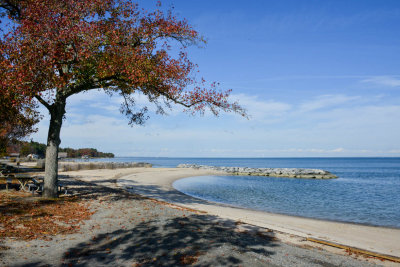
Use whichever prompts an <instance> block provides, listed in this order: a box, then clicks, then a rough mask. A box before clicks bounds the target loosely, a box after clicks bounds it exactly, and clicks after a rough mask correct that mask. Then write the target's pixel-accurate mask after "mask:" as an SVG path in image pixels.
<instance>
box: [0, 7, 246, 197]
mask: <svg viewBox="0 0 400 267" xmlns="http://www.w3.org/2000/svg"><path fill="white" fill-rule="evenodd" d="M0 7H2V8H3V9H4V10H5V11H6V13H7V14H8V16H9V19H10V20H11V23H10V25H8V26H7V27H4V29H8V30H7V31H6V32H4V34H3V36H2V38H1V43H0V58H1V62H0V72H1V73H0V76H1V77H3V79H1V80H0V88H1V90H3V91H7V92H9V93H11V94H12V95H13V96H15V99H12V100H11V103H12V104H13V105H20V103H30V104H32V103H34V101H35V100H36V101H38V102H40V103H41V104H42V105H43V106H45V107H46V108H47V109H48V111H49V113H50V116H51V118H50V126H49V136H48V142H47V152H46V178H45V188H44V193H45V195H47V196H53V197H54V196H55V193H56V192H55V191H54V190H55V188H56V179H57V167H56V166H57V152H58V147H59V145H60V142H61V140H60V130H61V125H62V120H63V118H64V115H65V106H66V103H67V98H68V97H70V96H72V95H74V94H78V93H81V92H85V91H89V90H103V91H104V92H106V93H107V94H109V95H113V94H119V95H120V96H121V97H122V99H123V100H122V104H121V112H122V113H123V114H125V115H126V116H127V117H128V118H129V122H130V124H143V123H144V122H145V120H146V119H147V118H148V116H147V115H146V112H147V110H148V109H147V107H144V108H138V107H137V106H136V101H135V100H136V98H135V97H136V96H137V95H138V94H141V95H144V96H146V97H147V99H148V101H149V103H152V104H154V105H156V107H157V111H158V113H161V114H164V113H165V108H171V105H172V104H179V105H182V106H184V107H185V109H186V110H187V111H189V112H193V113H197V112H199V113H203V112H204V111H205V110H206V109H209V110H211V111H212V112H213V113H214V114H215V115H217V114H218V112H219V111H220V110H223V111H233V112H237V113H239V114H241V115H245V112H244V110H243V109H242V108H241V107H240V106H239V105H238V104H237V103H235V102H233V103H232V102H229V99H228V98H229V93H230V91H229V90H228V91H220V90H218V88H217V86H216V84H215V83H212V84H211V85H209V86H206V83H205V81H204V80H203V79H200V80H196V79H195V78H194V77H195V73H196V65H195V64H194V63H192V62H191V61H190V60H189V58H188V55H187V53H186V47H187V46H188V45H192V44H196V43H202V42H203V39H202V37H201V36H200V34H199V33H198V32H197V31H196V30H194V29H193V28H192V27H191V26H190V25H189V24H188V22H187V21H186V20H184V19H178V18H177V17H176V16H174V14H173V13H172V12H171V11H163V10H162V7H161V4H158V6H157V9H156V10H155V11H154V12H147V11H144V10H142V9H141V8H139V6H138V5H137V4H135V3H134V2H132V1H129V0H85V1H82V0H64V1H59V0H20V1H14V0H0ZM50 191H51V192H50Z"/></svg>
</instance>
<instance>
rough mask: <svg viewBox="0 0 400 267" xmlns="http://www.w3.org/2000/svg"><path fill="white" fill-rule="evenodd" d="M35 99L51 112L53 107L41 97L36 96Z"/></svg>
mask: <svg viewBox="0 0 400 267" xmlns="http://www.w3.org/2000/svg"><path fill="white" fill-rule="evenodd" d="M35 98H36V99H37V100H38V101H39V102H40V104H42V105H43V106H45V107H46V108H47V109H48V110H49V111H50V110H51V105H50V104H49V103H47V102H46V101H45V100H44V99H43V98H42V97H41V96H40V95H35Z"/></svg>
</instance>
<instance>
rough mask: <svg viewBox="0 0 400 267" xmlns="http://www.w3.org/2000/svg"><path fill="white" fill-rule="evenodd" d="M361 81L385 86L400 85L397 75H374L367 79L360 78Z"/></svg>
mask: <svg viewBox="0 0 400 267" xmlns="http://www.w3.org/2000/svg"><path fill="white" fill-rule="evenodd" d="M361 82H363V83H371V84H375V85H379V86H387V87H399V86H400V79H399V78H398V77H397V76H375V77H371V78H369V79H365V80H362V81H361Z"/></svg>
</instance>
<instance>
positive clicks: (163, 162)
mask: <svg viewBox="0 0 400 267" xmlns="http://www.w3.org/2000/svg"><path fill="white" fill-rule="evenodd" d="M104 160H106V159H104ZM111 161H145V162H150V163H153V164H154V165H155V167H175V166H176V165H178V164H180V163H195V164H203V165H212V166H238V167H252V168H268V167H271V168H272V167H276V168H318V169H324V170H327V171H330V172H332V173H333V174H336V175H337V176H338V177H339V178H338V179H333V180H305V179H288V178H267V177H257V176H203V177H192V178H185V179H181V180H178V181H176V182H175V183H174V187H175V188H176V189H178V190H179V191H181V192H184V193H185V194H188V195H191V196H194V197H197V198H201V199H205V200H210V201H215V202H219V203H224V204H229V205H234V206H238V207H244V208H249V209H255V210H262V211H268V212H274V213H282V214H289V215H296V216H302V217H310V218H318V219H326V220H334V221H343V222H353V223H361V224H369V225H377V226H388V227H396V228H400V158H254V159H251V158H243V159H238V158H116V159H111Z"/></svg>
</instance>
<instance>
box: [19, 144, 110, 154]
mask: <svg viewBox="0 0 400 267" xmlns="http://www.w3.org/2000/svg"><path fill="white" fill-rule="evenodd" d="M59 152H67V157H68V158H80V157H82V156H89V157H91V158H113V157H114V154H113V153H104V152H100V151H97V149H95V148H79V149H73V148H69V147H68V148H60V149H59ZM19 153H20V156H21V157H26V156H28V155H29V154H36V155H38V156H39V157H41V158H44V157H45V155H46V145H45V144H41V143H38V142H34V141H30V142H21V143H20V149H19Z"/></svg>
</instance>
